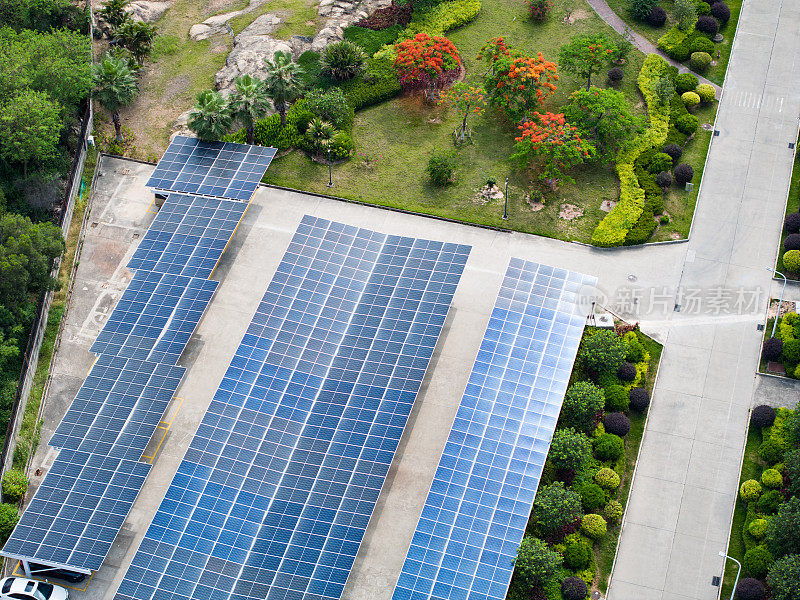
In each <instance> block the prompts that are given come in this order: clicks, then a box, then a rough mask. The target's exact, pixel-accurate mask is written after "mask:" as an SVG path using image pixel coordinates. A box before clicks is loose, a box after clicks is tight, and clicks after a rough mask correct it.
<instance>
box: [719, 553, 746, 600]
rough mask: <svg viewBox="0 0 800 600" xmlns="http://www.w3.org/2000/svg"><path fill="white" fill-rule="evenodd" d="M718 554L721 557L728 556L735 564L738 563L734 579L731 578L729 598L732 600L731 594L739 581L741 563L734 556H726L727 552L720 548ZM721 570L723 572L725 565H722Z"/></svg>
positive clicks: (734, 591)
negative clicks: (731, 585) (731, 588)
mask: <svg viewBox="0 0 800 600" xmlns="http://www.w3.org/2000/svg"><path fill="white" fill-rule="evenodd" d="M719 555H720V556H721V557H722V558H729V559H731V560H732V561H733V562H735V563H736V564H737V565H739V568H738V570H737V571H736V579H734V580H733V591H732V592H731V597H730V600H733V595H734V594H735V593H736V585H737V584H738V583H739V575H740V574H741V572H742V563H740V562H739V561H738V560H736V559H735V558H733V557H732V556H728V555H727V554H725V552H723V551H722V550H720V551H719ZM722 572H723V573H724V572H725V565H723V566H722Z"/></svg>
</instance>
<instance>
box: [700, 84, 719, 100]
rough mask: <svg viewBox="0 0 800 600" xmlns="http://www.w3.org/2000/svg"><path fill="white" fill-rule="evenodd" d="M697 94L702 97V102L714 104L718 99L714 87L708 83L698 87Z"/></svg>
mask: <svg viewBox="0 0 800 600" xmlns="http://www.w3.org/2000/svg"><path fill="white" fill-rule="evenodd" d="M695 92H697V95H698V96H700V101H701V102H713V101H714V100H716V98H717V92H716V90H715V89H714V86H713V85H710V84H708V83H701V84H700V85H698V86H697V89H696V90H695Z"/></svg>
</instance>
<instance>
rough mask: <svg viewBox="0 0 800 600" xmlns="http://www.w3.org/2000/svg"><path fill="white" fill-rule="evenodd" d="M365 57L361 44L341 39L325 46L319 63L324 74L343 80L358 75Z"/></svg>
mask: <svg viewBox="0 0 800 600" xmlns="http://www.w3.org/2000/svg"><path fill="white" fill-rule="evenodd" d="M365 59H366V56H365V55H364V51H363V50H362V49H361V46H357V45H356V44H354V43H353V42H351V41H349V40H341V41H338V42H333V43H332V44H328V45H327V46H325V49H324V50H323V51H322V55H321V56H320V60H319V63H320V65H321V66H322V71H321V72H322V74H323V75H324V76H326V77H330V78H331V79H336V80H339V81H342V80H344V79H350V78H352V77H355V76H356V75H358V74H359V73H360V72H361V67H362V66H363V64H364V60H365Z"/></svg>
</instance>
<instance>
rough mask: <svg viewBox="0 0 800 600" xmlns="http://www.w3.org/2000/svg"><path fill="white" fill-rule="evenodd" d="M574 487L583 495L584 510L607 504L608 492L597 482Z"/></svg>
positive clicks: (582, 504) (587, 510)
mask: <svg viewBox="0 0 800 600" xmlns="http://www.w3.org/2000/svg"><path fill="white" fill-rule="evenodd" d="M573 489H574V490H575V491H576V492H578V494H579V495H580V497H581V506H583V510H584V512H591V511H593V510H597V509H598V508H603V507H604V506H605V505H606V493H605V492H604V491H603V489H602V488H601V487H600V486H599V485H597V484H595V483H584V484H581V485H579V486H576V487H575V488H573ZM565 558H566V556H565Z"/></svg>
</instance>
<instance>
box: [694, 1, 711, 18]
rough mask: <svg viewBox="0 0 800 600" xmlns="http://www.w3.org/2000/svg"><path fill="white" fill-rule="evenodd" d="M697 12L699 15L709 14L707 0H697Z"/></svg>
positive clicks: (709, 6) (709, 7) (709, 8)
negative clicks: (699, 0)
mask: <svg viewBox="0 0 800 600" xmlns="http://www.w3.org/2000/svg"><path fill="white" fill-rule="evenodd" d="M697 14H698V16H699V15H709V14H711V5H710V4H709V3H708V2H698V3H697Z"/></svg>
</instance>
